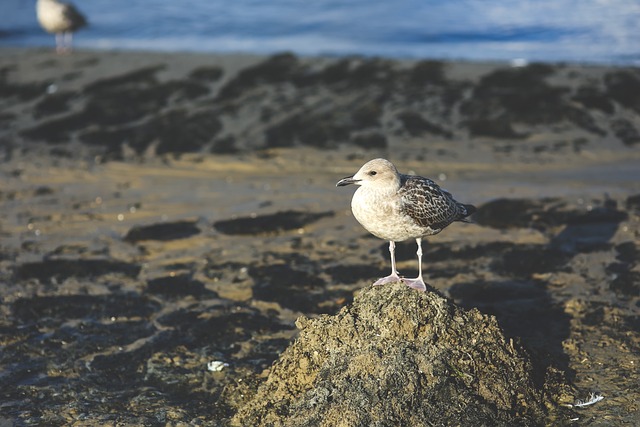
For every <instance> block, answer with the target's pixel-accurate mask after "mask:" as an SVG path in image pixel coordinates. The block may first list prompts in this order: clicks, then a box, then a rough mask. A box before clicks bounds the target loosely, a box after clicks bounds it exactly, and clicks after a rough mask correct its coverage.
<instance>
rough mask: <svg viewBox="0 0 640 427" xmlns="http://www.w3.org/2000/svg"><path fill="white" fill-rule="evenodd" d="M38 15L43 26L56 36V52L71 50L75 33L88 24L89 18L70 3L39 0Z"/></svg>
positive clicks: (55, 0)
mask: <svg viewBox="0 0 640 427" xmlns="http://www.w3.org/2000/svg"><path fill="white" fill-rule="evenodd" d="M36 15H37V16H38V22H39V23H40V26H42V28H43V29H44V30H45V31H47V32H49V33H52V34H55V36H56V52H58V53H66V52H70V51H71V48H72V43H73V33H74V32H75V31H77V30H79V29H80V28H82V27H85V26H86V25H87V19H86V18H85V17H84V15H82V13H80V12H79V11H78V9H76V8H75V6H73V5H72V4H70V3H64V2H61V1H58V0H38V2H37V3H36Z"/></svg>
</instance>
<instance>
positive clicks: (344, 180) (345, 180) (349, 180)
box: [336, 175, 360, 187]
mask: <svg viewBox="0 0 640 427" xmlns="http://www.w3.org/2000/svg"><path fill="white" fill-rule="evenodd" d="M358 182H360V180H359V179H353V175H352V176H348V177H346V178H342V179H341V180H340V181H338V183H337V184H336V187H344V186H345V185H349V184H355V183H358Z"/></svg>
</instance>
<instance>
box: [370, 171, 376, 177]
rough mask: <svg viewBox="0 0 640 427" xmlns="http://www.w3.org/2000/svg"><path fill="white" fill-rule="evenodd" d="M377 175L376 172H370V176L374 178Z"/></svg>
mask: <svg viewBox="0 0 640 427" xmlns="http://www.w3.org/2000/svg"><path fill="white" fill-rule="evenodd" d="M377 173H378V172H376V171H371V172H369V175H371V176H374V175H376V174H377Z"/></svg>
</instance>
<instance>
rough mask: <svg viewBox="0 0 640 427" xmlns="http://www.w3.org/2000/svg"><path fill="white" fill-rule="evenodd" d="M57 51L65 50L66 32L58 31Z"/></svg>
mask: <svg viewBox="0 0 640 427" xmlns="http://www.w3.org/2000/svg"><path fill="white" fill-rule="evenodd" d="M55 36H56V52H58V53H62V52H64V34H63V33H56V34H55Z"/></svg>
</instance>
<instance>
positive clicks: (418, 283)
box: [402, 237, 427, 292]
mask: <svg viewBox="0 0 640 427" xmlns="http://www.w3.org/2000/svg"><path fill="white" fill-rule="evenodd" d="M416 243H417V244H418V252H416V254H417V255H418V277H416V278H415V279H402V281H403V282H404V283H405V284H406V285H407V286H409V287H410V288H413V289H417V290H419V291H422V292H426V290H427V286H426V285H425V283H424V280H423V279H422V238H421V237H418V238H417V239H416Z"/></svg>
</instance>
